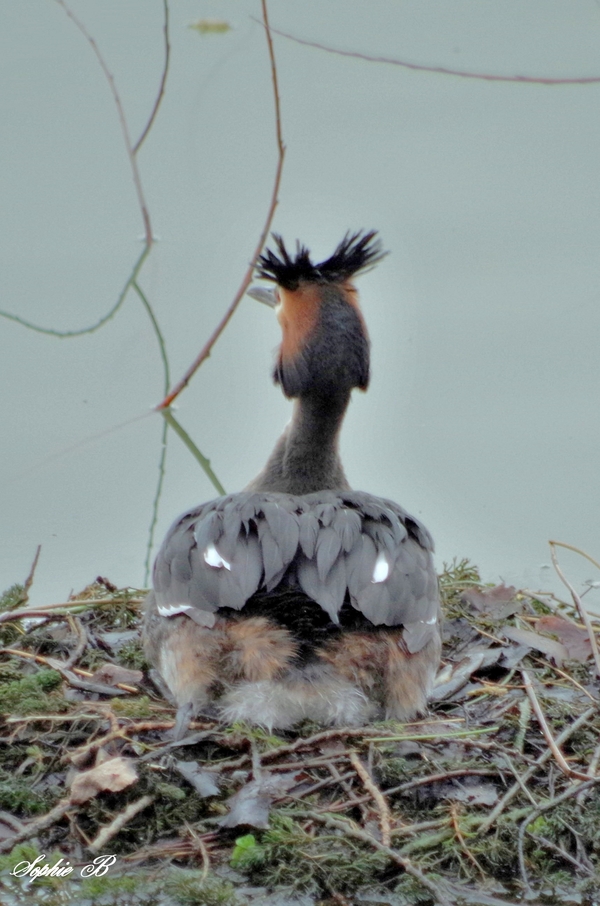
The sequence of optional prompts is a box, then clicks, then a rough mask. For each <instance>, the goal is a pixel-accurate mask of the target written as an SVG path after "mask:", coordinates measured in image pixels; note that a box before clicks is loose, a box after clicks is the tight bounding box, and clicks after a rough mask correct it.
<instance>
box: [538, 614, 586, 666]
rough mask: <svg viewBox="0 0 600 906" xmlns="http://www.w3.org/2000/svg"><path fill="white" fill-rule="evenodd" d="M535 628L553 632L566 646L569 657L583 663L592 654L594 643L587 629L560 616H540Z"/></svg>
mask: <svg viewBox="0 0 600 906" xmlns="http://www.w3.org/2000/svg"><path fill="white" fill-rule="evenodd" d="M535 628H536V629H537V630H538V631H540V632H551V633H552V635H555V636H557V637H558V640H559V642H562V644H563V645H564V646H565V648H566V649H567V652H568V657H570V658H572V659H573V660H575V661H581V662H582V663H583V662H585V661H587V659H588V658H590V657H591V656H592V644H591V642H590V639H589V636H588V634H587V632H586V630H585V629H581V628H580V627H579V626H576V625H575V623H571V621H570V620H565V619H563V617H559V616H545V617H540V619H539V620H537V621H536V624H535Z"/></svg>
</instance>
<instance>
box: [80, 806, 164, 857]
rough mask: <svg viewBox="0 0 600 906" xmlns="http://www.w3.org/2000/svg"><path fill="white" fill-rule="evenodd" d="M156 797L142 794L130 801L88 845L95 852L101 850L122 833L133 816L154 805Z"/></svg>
mask: <svg viewBox="0 0 600 906" xmlns="http://www.w3.org/2000/svg"><path fill="white" fill-rule="evenodd" d="M153 802H154V799H153V798H152V796H142V797H141V799H136V801H135V802H130V803H129V805H128V806H127V807H126V808H124V809H123V811H122V812H120V813H119V814H118V815H116V817H115V818H113V820H112V821H111V822H110V824H107V825H106V827H103V828H102V830H101V831H100V833H99V834H98V835H97V836H96V838H95V839H94V840H92V842H91V843H90V845H89V846H88V849H89V850H91V852H93V853H97V852H100V851H101V850H102V849H104V847H105V846H106V844H107V843H108V841H109V840H112V838H113V837H116V836H117V834H120V833H121V831H122V830H123V828H124V827H125V825H126V824H127V823H128V822H129V821H131V819H132V818H135V816H136V815H137V814H138V812H141V811H143V809H145V808H148V806H149V805H152V803H153Z"/></svg>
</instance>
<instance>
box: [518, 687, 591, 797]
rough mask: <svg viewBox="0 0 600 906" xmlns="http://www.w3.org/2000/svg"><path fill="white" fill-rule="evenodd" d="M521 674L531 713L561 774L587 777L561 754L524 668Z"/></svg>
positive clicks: (581, 778) (579, 777)
mask: <svg viewBox="0 0 600 906" xmlns="http://www.w3.org/2000/svg"><path fill="white" fill-rule="evenodd" d="M521 676H522V677H523V684H524V686H525V692H526V693H527V697H528V698H529V701H530V702H531V707H532V708H533V713H534V714H535V716H536V717H537V719H538V723H539V725H540V729H541V731H542V733H543V734H544V737H545V739H546V742H547V743H548V746H549V748H550V751H551V752H552V754H553V756H554V760H555V761H556V763H557V765H558V766H559V768H560V769H561V771H562V772H563V774H566V775H567V777H577V779H578V780H585V779H586V778H587V774H583V773H581V772H580V771H574V770H573V768H572V767H571V766H570V765H569V764H568V763H567V761H566V759H565V756H564V755H563V753H562V752H561V751H560V749H559V747H558V746H557V744H556V740H555V739H554V736H553V735H552V731H551V730H550V727H549V726H548V722H547V720H546V717H545V715H544V712H543V711H542V707H541V705H540V703H539V701H538V697H537V695H536V694H535V690H534V688H533V684H532V682H531V679H530V677H529V674H528V673H527V671H526V670H521Z"/></svg>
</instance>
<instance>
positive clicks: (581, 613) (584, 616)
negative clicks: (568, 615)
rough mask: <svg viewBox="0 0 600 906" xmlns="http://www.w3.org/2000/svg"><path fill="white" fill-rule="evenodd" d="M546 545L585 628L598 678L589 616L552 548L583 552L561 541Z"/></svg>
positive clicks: (597, 655)
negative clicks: (548, 546)
mask: <svg viewBox="0 0 600 906" xmlns="http://www.w3.org/2000/svg"><path fill="white" fill-rule="evenodd" d="M548 544H549V545H550V555H551V557H552V563H553V564H554V569H555V570H556V572H557V575H558V578H559V579H560V580H561V582H562V583H563V585H566V587H567V588H568V589H569V591H570V593H571V597H572V598H573V603H574V604H575V607H576V608H577V612H578V614H579V616H580V618H581V622H582V623H583V625H584V626H585V628H586V630H587V634H588V637H589V640H590V645H591V646H592V654H593V656H594V663H595V665H596V676H600V652H599V651H598V642H597V640H596V634H595V633H594V628H593V626H592V623H591V620H590V617H589V614H588V612H587V610H586V609H585V607H584V606H583V603H582V601H581V598H580V597H579V595H578V594H577V592H576V591H575V589H574V588H573V586H572V585H571V583H570V582H569V580H568V579H567V578H566V576H565V574H564V573H563V571H562V570H561V568H560V566H559V565H558V560H557V557H556V551H555V550H554V548H555V547H566V548H568V550H572V551H577V553H580V554H582V553H583V551H580V550H579V549H578V548H576V547H572V546H571V545H570V544H564V543H563V542H561V541H549V542H548ZM583 556H585V557H587V559H588V560H591V562H592V563H595V564H596V566H600V564H598V563H596V561H595V560H593V559H592V557H589V556H588V555H587V554H583Z"/></svg>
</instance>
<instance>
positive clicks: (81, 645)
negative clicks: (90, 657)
mask: <svg viewBox="0 0 600 906" xmlns="http://www.w3.org/2000/svg"><path fill="white" fill-rule="evenodd" d="M67 620H68V622H69V626H70V627H71V630H72V631H73V635H75V636H77V645H76V646H75V648H74V649H73V651H72V652H71V654H70V655H69V657H68V658H67V660H66V661H63V666H64V667H65V669H67V670H69V669H70V668H71V667H73V666H74V665H75V664H76V663H77V661H78V660H79V658H80V657H81V655H82V654H83V652H84V651H85V646H86V645H87V643H88V637H87V633H86V631H85V628H84V626H83V623H82V622H81V620H80V619H79V617H76V616H75V615H74V614H71V613H68V614H67Z"/></svg>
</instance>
